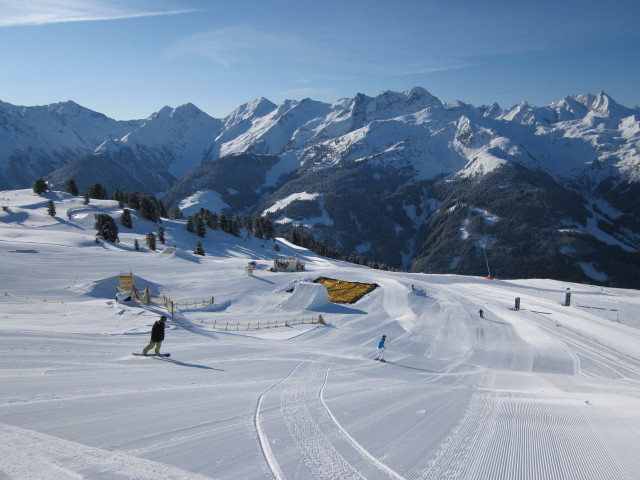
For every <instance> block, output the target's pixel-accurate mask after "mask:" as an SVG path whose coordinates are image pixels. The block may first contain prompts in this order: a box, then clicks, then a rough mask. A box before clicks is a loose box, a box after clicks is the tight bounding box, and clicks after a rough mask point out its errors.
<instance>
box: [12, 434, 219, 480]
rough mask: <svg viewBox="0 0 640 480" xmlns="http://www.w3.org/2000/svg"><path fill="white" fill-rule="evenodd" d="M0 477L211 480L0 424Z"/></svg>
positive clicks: (157, 464) (122, 454) (57, 479)
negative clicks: (186, 479)
mask: <svg viewBox="0 0 640 480" xmlns="http://www.w3.org/2000/svg"><path fill="white" fill-rule="evenodd" d="M0 438H2V441H0V477H1V478H5V476H4V475H7V477H6V478H16V479H18V478H19V479H23V478H24V479H27V478H28V479H32V480H38V479H42V480H45V479H46V480H69V479H74V478H77V479H83V478H136V479H139V480H182V479H185V478H189V479H193V480H211V479H212V478H214V477H210V476H203V475H200V474H198V473H195V472H191V471H189V470H186V469H183V468H180V467H176V466H173V465H168V464H166V463H160V462H156V461H153V460H147V459H144V458H139V457H135V456H132V455H129V454H127V453H124V452H121V451H117V450H106V449H101V448H95V447H90V446H87V445H82V444H81V443H77V442H72V441H69V440H64V439H62V438H58V437H54V436H52V435H47V434H44V433H39V432H36V431H33V430H28V429H25V428H20V427H15V426H10V425H6V424H0Z"/></svg>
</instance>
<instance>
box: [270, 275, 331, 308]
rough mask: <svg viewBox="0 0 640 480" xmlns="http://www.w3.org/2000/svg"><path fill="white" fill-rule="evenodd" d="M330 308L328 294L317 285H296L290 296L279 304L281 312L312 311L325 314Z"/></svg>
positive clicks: (303, 283)
mask: <svg viewBox="0 0 640 480" xmlns="http://www.w3.org/2000/svg"><path fill="white" fill-rule="evenodd" d="M331 306H332V303H331V301H330V300H329V294H328V292H327V289H326V288H325V286H324V285H322V284H319V283H310V282H300V283H298V284H297V285H296V287H295V288H294V289H293V292H292V293H291V296H290V297H289V298H288V299H287V300H285V301H284V302H282V303H281V304H280V307H281V308H282V309H283V310H287V311H290V312H293V311H296V312H301V311H303V310H313V311H319V312H325V311H327V310H330V309H331Z"/></svg>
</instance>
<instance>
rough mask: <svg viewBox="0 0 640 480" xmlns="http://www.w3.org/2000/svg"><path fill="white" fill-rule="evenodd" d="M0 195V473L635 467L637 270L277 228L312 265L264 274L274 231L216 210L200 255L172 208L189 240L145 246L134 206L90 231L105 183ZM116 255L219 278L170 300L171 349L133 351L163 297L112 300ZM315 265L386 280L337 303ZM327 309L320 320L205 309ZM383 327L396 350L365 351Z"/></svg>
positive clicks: (489, 479) (638, 462)
mask: <svg viewBox="0 0 640 480" xmlns="http://www.w3.org/2000/svg"><path fill="white" fill-rule="evenodd" d="M0 199H2V205H0V206H7V207H8V211H3V210H2V209H0V265H1V266H2V267H1V268H0V302H1V303H2V309H1V310H0V377H2V378H1V379H0V478H2V479H21V480H22V479H78V478H87V479H125V478H126V479H149V480H151V479H153V480H165V479H229V480H231V479H233V480H237V479H243V480H245V479H282V480H287V479H305V480H306V479H322V480H326V479H336V480H338V479H339V480H344V479H395V480H403V479H404V480H409V479H412V480H413V479H444V478H457V479H470V480H471V479H472V480H498V479H545V480H547V479H580V480H602V479H610V478H612V479H616V480H635V479H637V478H638V471H640V456H639V455H638V451H640V408H639V407H640V347H639V346H638V345H640V330H639V328H640V319H639V318H638V316H637V312H638V310H639V307H640V292H638V291H634V290H620V289H610V288H602V287H596V286H591V285H577V284H567V283H564V282H558V281H553V280H544V279H539V280H488V279H485V278H480V277H460V276H454V275H423V274H408V273H393V272H385V271H378V270H372V269H368V268H364V267H361V266H356V265H351V264H347V263H343V262H335V261H330V260H328V259H325V258H322V257H319V256H317V255H315V254H312V253H310V252H308V251H306V250H304V249H301V248H299V247H295V246H292V245H290V244H288V243H287V242H285V241H283V240H279V241H278V242H277V243H278V245H279V246H280V250H281V253H283V254H285V255H293V254H295V255H297V256H298V257H299V258H300V259H301V260H302V261H303V263H304V264H305V266H306V270H305V271H303V272H295V273H282V272H281V273H273V272H270V271H269V267H270V266H271V265H272V261H273V258H274V256H275V254H276V252H275V251H274V248H273V243H272V242H264V241H261V240H259V239H255V238H253V239H250V240H246V239H238V238H235V237H231V236H228V235H225V234H222V233H220V232H214V231H211V230H209V231H208V232H207V236H206V237H205V238H204V239H202V244H203V247H204V250H205V252H206V256H205V257H197V256H194V255H192V254H191V252H192V250H193V248H194V247H195V244H196V242H197V240H198V239H197V237H195V236H194V235H193V234H190V233H188V232H186V230H185V228H184V221H178V220H175V221H174V220H163V223H162V226H163V227H164V228H165V235H166V238H167V240H166V246H169V247H174V246H176V247H177V250H176V252H179V253H180V254H177V253H172V254H162V253H161V250H162V248H164V246H161V245H158V247H159V248H158V251H157V252H151V251H148V250H147V249H146V248H141V251H138V252H136V251H135V250H134V249H133V247H132V245H133V241H134V239H138V241H139V242H140V244H141V246H143V247H144V236H145V235H146V233H147V232H150V231H155V230H156V226H154V225H153V224H150V223H148V222H146V221H144V220H142V219H140V218H137V217H135V215H134V226H133V230H127V229H125V228H123V227H121V226H120V242H121V243H120V244H116V245H112V244H108V243H104V242H100V243H99V244H97V243H96V242H95V240H94V237H95V230H94V228H93V222H94V219H93V215H94V213H97V212H107V213H110V214H111V215H112V216H114V218H116V219H117V218H118V216H119V214H120V211H119V210H118V207H117V203H116V202H111V201H92V203H91V204H90V205H87V206H84V205H82V199H81V198H77V197H71V196H69V195H65V194H61V193H55V192H52V193H47V194H45V195H43V196H40V197H39V196H36V195H35V194H33V192H31V191H29V190H20V191H4V192H0ZM49 199H52V200H54V202H55V205H56V217H50V216H49V215H47V213H46V206H47V201H48V200H49ZM74 212H75V214H74ZM249 261H255V262H256V266H255V269H254V272H253V275H248V274H247V272H246V270H245V267H246V266H247V263H248V262H249ZM121 272H133V274H134V275H135V278H136V285H137V286H138V288H141V289H143V288H144V287H145V286H147V285H149V287H150V289H151V291H152V292H153V293H157V294H162V295H168V296H170V297H171V298H173V299H174V300H176V301H178V302H187V301H191V302H195V301H196V300H200V301H202V300H209V299H210V298H211V297H212V296H213V297H214V298H215V301H214V304H213V305H205V306H204V307H198V308H186V307H185V308H182V309H181V310H179V311H178V312H177V313H176V314H175V315H174V317H173V318H171V319H170V321H169V322H168V330H167V332H166V340H165V342H164V343H163V345H162V351H163V352H171V357H170V358H154V357H151V358H145V357H136V356H133V355H131V353H132V352H139V351H141V349H142V348H143V347H144V346H145V345H146V344H147V343H148V341H149V331H150V329H151V325H152V324H153V322H154V321H155V320H156V319H157V318H158V317H159V315H161V314H166V313H167V312H166V310H165V309H164V308H162V307H161V306H159V305H142V304H139V303H135V302H127V303H117V302H116V301H115V287H116V285H117V283H118V275H119V274H120V273H121ZM320 276H325V277H330V278H338V279H344V280H350V281H355V282H366V283H376V284H378V286H379V288H376V289H375V290H374V291H373V292H372V293H370V294H369V295H367V296H365V297H364V298H362V299H361V300H359V301H358V302H357V303H355V304H353V305H335V304H332V303H330V302H327V300H326V298H325V297H324V292H323V291H321V290H320V288H319V286H317V285H315V284H312V283H310V282H311V281H312V280H313V279H315V278H317V277H320ZM293 287H296V288H294V289H293V293H288V291H291V289H292V288H293ZM412 287H413V288H412ZM567 289H570V290H569V291H570V293H571V294H572V296H571V305H570V306H565V305H564V301H565V295H566V293H567ZM5 293H6V295H5ZM516 297H519V298H520V300H521V307H522V308H521V310H520V311H515V310H514V309H513V306H514V300H515V298H516ZM480 308H482V309H483V310H484V317H485V318H484V319H481V318H479V316H478V314H477V312H478V310H479V309H480ZM318 314H322V315H323V317H324V319H325V320H326V321H327V322H328V324H329V325H327V326H319V325H296V326H293V327H279V328H271V329H267V330H251V331H250V333H247V332H246V331H245V332H243V331H240V330H237V331H232V330H221V329H219V328H218V329H215V330H214V329H213V328H211V322H213V321H216V322H229V323H230V324H233V323H235V324H236V325H238V324H241V323H245V322H248V321H254V320H256V321H257V320H260V321H263V322H264V321H269V320H271V321H274V320H285V319H292V318H294V317H297V318H301V317H303V316H308V317H311V316H317V315H318ZM382 334H386V335H387V347H388V348H387V351H386V354H385V356H386V359H388V360H389V361H390V363H388V364H383V363H379V362H374V361H373V360H371V357H372V356H373V355H374V351H375V346H376V344H377V340H378V338H379V336H380V335H382Z"/></svg>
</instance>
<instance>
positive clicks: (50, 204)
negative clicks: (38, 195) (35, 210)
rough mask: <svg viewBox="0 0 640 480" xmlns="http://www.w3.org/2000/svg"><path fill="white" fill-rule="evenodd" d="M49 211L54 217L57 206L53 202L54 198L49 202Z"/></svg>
mask: <svg viewBox="0 0 640 480" xmlns="http://www.w3.org/2000/svg"><path fill="white" fill-rule="evenodd" d="M47 213H48V214H49V215H51V216H52V217H55V216H56V206H55V205H54V204H53V200H49V202H48V203H47Z"/></svg>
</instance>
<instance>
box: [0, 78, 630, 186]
mask: <svg viewBox="0 0 640 480" xmlns="http://www.w3.org/2000/svg"><path fill="white" fill-rule="evenodd" d="M638 114H639V112H638V110H637V109H636V108H627V107H624V106H622V105H619V104H617V103H616V102H615V101H614V100H613V99H612V98H611V97H609V96H608V95H607V94H605V93H603V92H599V93H597V94H595V95H590V94H584V95H574V96H568V97H566V98H564V99H562V100H560V101H559V102H555V103H552V104H550V105H548V106H546V107H534V106H531V105H529V104H528V103H527V102H522V103H520V104H519V105H516V106H514V107H511V108H509V109H504V108H502V107H500V106H499V105H497V104H494V105H490V106H481V107H474V106H472V105H468V104H465V103H462V102H459V101H456V102H452V103H448V104H444V103H442V102H441V101H440V100H438V99H437V98H436V97H434V96H433V95H431V94H430V93H429V92H428V91H426V90H425V89H423V88H420V87H416V88H412V89H410V90H407V91H405V92H401V93H398V92H390V91H385V92H382V93H380V94H379V95H377V96H375V97H369V96H367V95H363V94H357V95H356V96H354V97H353V98H351V99H349V98H345V99H340V100H337V101H336V102H334V103H331V104H328V103H323V102H317V101H314V100H311V99H304V100H302V101H292V100H288V101H285V102H284V103H283V104H281V105H275V104H273V103H272V102H270V101H269V100H267V99H265V98H258V99H256V100H253V101H251V102H248V103H246V104H244V105H242V106H240V107H238V108H237V109H236V110H235V111H233V112H232V113H231V114H229V115H228V116H227V117H226V118H224V119H214V118H212V117H210V116H208V115H207V114H206V113H204V112H202V111H201V110H199V109H198V108H197V107H196V106H195V105H193V104H186V105H182V106H179V107H177V108H171V107H164V108H162V109H160V110H159V111H158V112H156V113H154V114H152V115H150V116H149V117H148V118H147V119H144V120H137V121H130V122H117V121H115V120H111V119H109V118H107V117H105V116H104V115H102V114H99V113H96V112H92V111H90V110H87V109H84V108H83V107H81V106H79V105H77V104H75V103H73V102H64V103H59V104H52V105H48V106H44V107H17V106H13V105H10V104H7V103H2V102H0V170H1V171H3V172H16V165H18V163H16V162H17V161H18V159H20V160H19V162H20V163H19V165H20V167H19V168H18V170H17V173H13V174H9V175H7V176H6V179H5V180H4V181H5V183H6V185H5V186H14V185H15V186H18V185H19V184H20V183H22V184H23V185H22V186H27V185H28V184H29V183H30V182H31V181H32V177H33V176H34V175H41V176H44V175H45V174H46V173H48V172H47V171H46V169H47V168H49V169H51V168H53V169H55V168H58V167H59V166H62V165H64V164H65V162H69V161H71V160H73V159H74V158H77V157H79V156H82V155H86V154H89V153H91V152H92V151H94V150H95V151H97V152H100V151H104V149H105V146H106V145H107V144H109V143H108V141H114V142H116V143H115V145H114V144H109V145H110V147H109V149H110V150H111V148H116V147H117V146H119V147H120V148H121V149H130V150H131V151H132V152H133V154H134V155H135V157H136V158H138V159H139V160H144V161H146V162H151V163H152V164H155V165H156V167H155V168H157V169H159V170H160V172H159V173H161V172H163V171H164V172H166V173H167V174H170V175H171V176H173V177H174V178H176V179H178V178H180V177H181V176H183V175H184V174H186V173H187V172H189V171H190V170H192V169H193V168H195V167H197V166H199V165H201V164H202V163H205V162H207V161H211V160H215V159H216V158H217V157H218V156H221V155H228V154H233V153H241V152H253V153H261V154H273V155H289V156H293V157H295V158H296V159H297V161H298V163H299V164H300V165H305V164H309V161H310V160H312V163H313V165H314V167H313V168H314V169H318V168H322V167H323V166H325V165H326V166H330V165H335V164H336V163H340V162H357V161H363V160H367V161H368V160H371V159H373V158H378V157H379V156H380V155H382V156H383V157H384V158H387V159H393V158H400V159H402V160H403V161H404V162H406V163H408V164H411V165H412V166H413V167H414V168H415V169H416V171H417V172H422V174H423V175H425V174H426V175H431V176H439V175H443V174H444V175H455V174H457V173H459V172H462V173H464V174H465V175H466V174H468V172H470V171H473V172H476V173H477V172H481V171H483V172H485V173H486V172H489V171H491V170H493V169H494V168H495V167H496V166H497V165H499V164H500V163H501V162H500V161H496V159H502V160H508V161H513V162H518V163H522V164H523V165H525V166H527V167H528V168H529V167H530V166H531V165H534V164H535V165H536V166H537V168H541V169H543V170H545V171H548V172H550V173H552V174H553V175H556V176H558V177H559V178H564V179H570V180H573V179H574V178H575V177H576V176H584V175H593V171H592V170H593V169H592V168H591V165H592V163H593V162H597V161H599V160H605V161H606V162H607V164H609V165H611V169H608V170H606V175H610V174H612V173H614V174H618V175H620V176H622V177H623V178H627V177H628V176H629V175H632V177H633V178H634V179H635V178H636V173H635V171H636V170H637V165H638V164H639V163H640V160H639V156H638V151H639V150H640V147H639V142H640V138H639V136H638V135H637V131H638ZM463 123H464V124H465V129H466V130H467V131H473V132H486V135H482V136H478V135H475V136H473V141H474V147H473V148H470V144H467V145H465V146H464V148H459V147H460V142H459V140H460V139H461V138H462V137H461V131H460V128H462V127H461V125H462V124H463ZM355 132H360V133H355ZM634 132H636V133H634ZM354 134H355V135H356V136H355V137H354ZM498 137H501V138H504V139H506V140H505V141H501V142H499V143H496V142H495V141H494V139H495V138H498ZM471 139H472V138H471V137H469V140H471ZM565 139H567V140H566V141H565ZM105 142H107V144H105ZM501 145H508V147H507V149H506V150H505V149H504V148H503V147H502V146H501ZM514 146H517V147H518V148H517V151H516V150H514V148H513V147H514ZM96 149H100V150H96ZM487 152H491V153H490V154H489V155H488V154H487ZM51 156H53V157H54V158H56V159H57V160H56V161H54V162H49V163H48V164H45V163H44V161H43V159H44V157H51ZM483 158H484V159H486V160H487V161H486V162H485V161H483V160H482V159H483ZM441 159H451V160H445V161H444V162H442V160H441ZM453 159H456V160H453ZM532 159H534V161H533V162H532ZM434 161H436V162H438V163H441V165H440V166H439V167H437V166H436V165H435V163H434ZM567 162H570V163H571V165H567ZM472 164H473V166H472ZM47 165H48V166H47ZM426 165H430V166H429V167H427V168H425V166H426ZM434 167H435V169H434ZM603 172H604V171H602V172H601V174H602V175H605V173H603ZM27 179H28V182H29V183H26V182H27ZM590 180H591V182H593V180H594V179H593V178H591V179H590ZM575 183H579V182H575ZM1 186H2V185H0V187H1Z"/></svg>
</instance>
